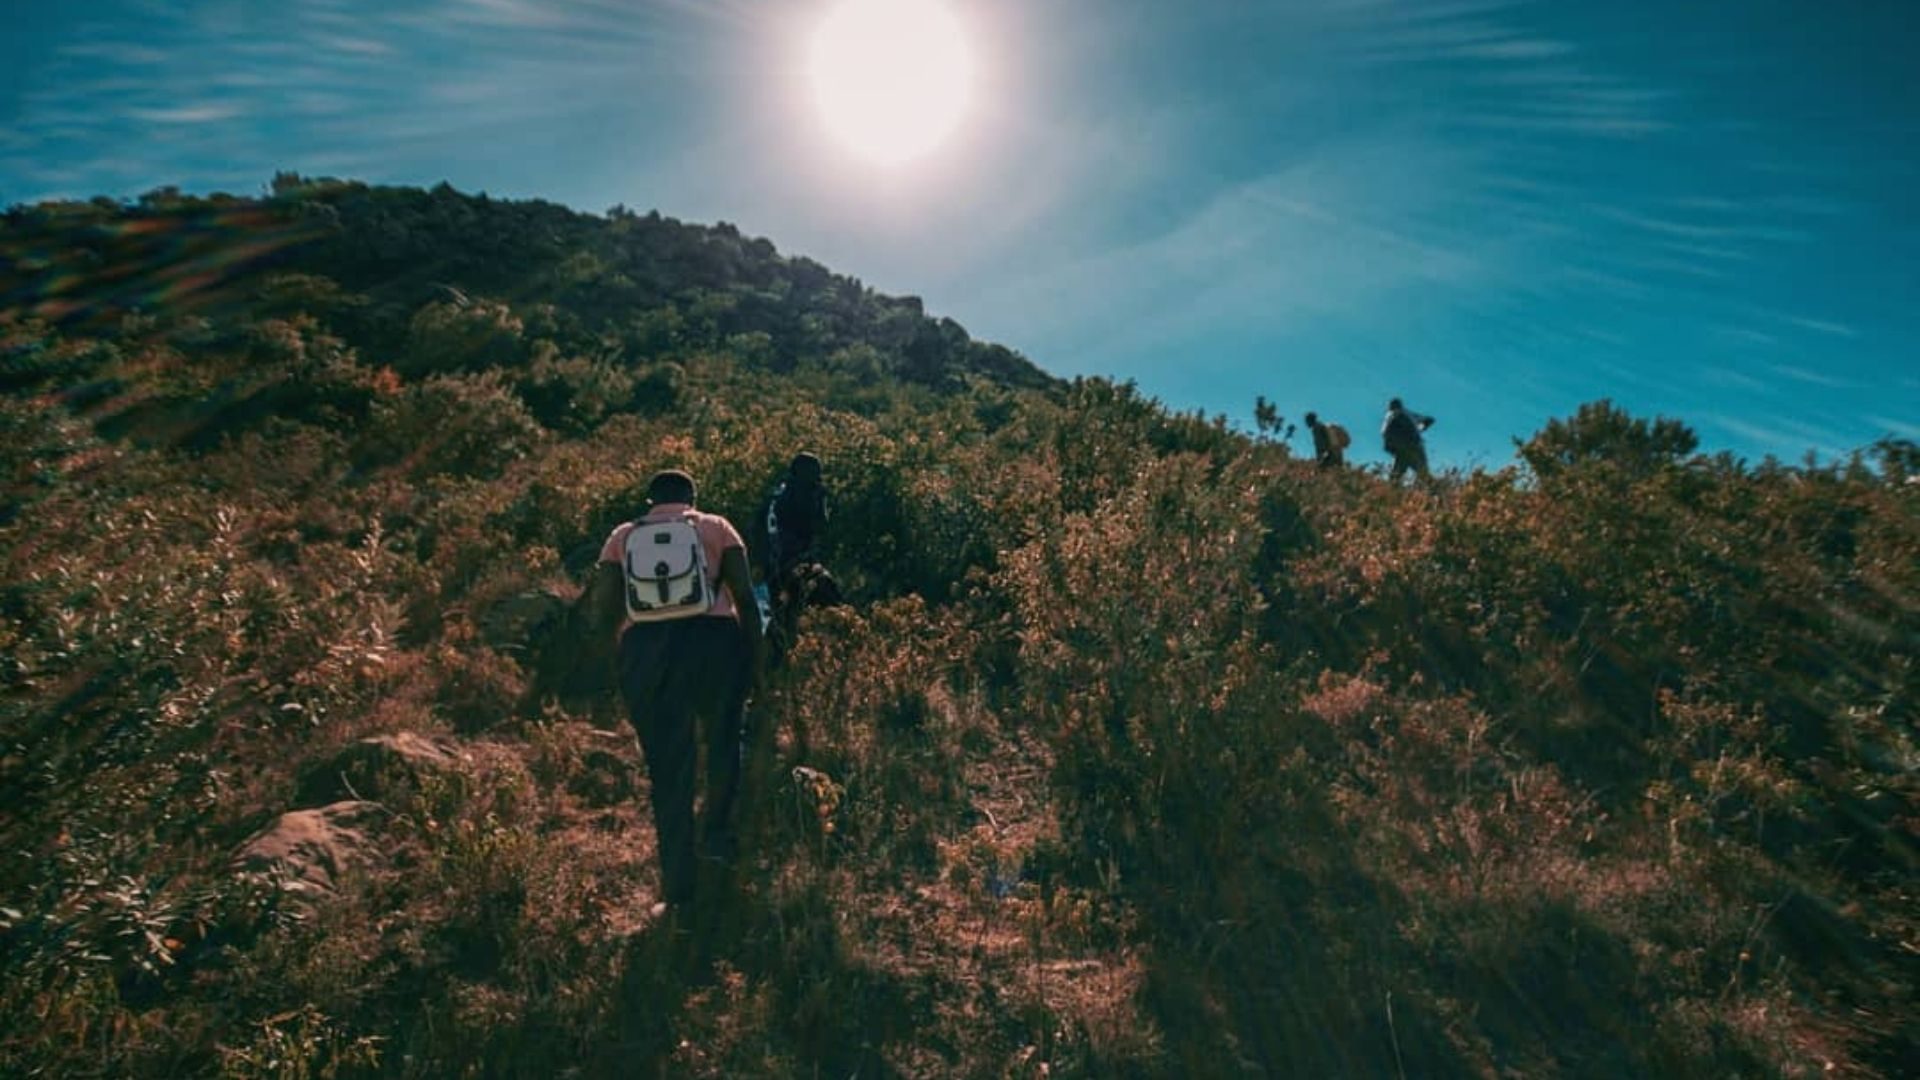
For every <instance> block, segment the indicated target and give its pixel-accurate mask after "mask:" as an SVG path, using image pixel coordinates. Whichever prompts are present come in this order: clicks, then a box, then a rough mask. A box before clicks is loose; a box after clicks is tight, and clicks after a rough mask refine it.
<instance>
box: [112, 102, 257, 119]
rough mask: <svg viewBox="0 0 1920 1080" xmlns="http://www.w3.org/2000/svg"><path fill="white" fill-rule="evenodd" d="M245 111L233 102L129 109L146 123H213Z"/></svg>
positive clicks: (128, 111)
mask: <svg viewBox="0 0 1920 1080" xmlns="http://www.w3.org/2000/svg"><path fill="white" fill-rule="evenodd" d="M244 111H245V110H243V109H242V108H241V107H240V106H239V105H236V104H232V103H207V104H200V105H174V106H169V107H167V108H160V109H128V110H127V115H128V116H130V117H132V118H133V119H135V120H138V121H140V122H141V123H146V124H212V123H218V122H220V121H222V120H231V119H233V118H234V117H236V116H239V115H240V114H241V113H242V112H244Z"/></svg>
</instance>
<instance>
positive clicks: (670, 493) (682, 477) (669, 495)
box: [647, 469, 695, 506]
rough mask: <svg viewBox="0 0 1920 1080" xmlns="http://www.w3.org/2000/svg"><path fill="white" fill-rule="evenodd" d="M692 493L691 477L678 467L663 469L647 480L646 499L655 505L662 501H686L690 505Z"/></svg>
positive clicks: (693, 492) (692, 498) (693, 493)
mask: <svg viewBox="0 0 1920 1080" xmlns="http://www.w3.org/2000/svg"><path fill="white" fill-rule="evenodd" d="M694 495H695V491H694V486H693V477H691V476H688V475H687V474H686V473H683V472H681V471H680V470H679V469H663V470H661V471H660V472H657V473H654V474H653V479H651V480H649V481H647V501H648V502H651V503H653V504H654V505H655V506H659V505H660V504H662V503H686V504H687V505H688V506H692V505H693V500H694Z"/></svg>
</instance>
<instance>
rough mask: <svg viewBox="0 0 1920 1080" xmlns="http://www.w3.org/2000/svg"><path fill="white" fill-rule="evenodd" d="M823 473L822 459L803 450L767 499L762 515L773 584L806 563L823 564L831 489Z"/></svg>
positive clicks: (769, 577) (769, 569)
mask: <svg viewBox="0 0 1920 1080" xmlns="http://www.w3.org/2000/svg"><path fill="white" fill-rule="evenodd" d="M821 471H822V470H821V467H820V459H819V457H817V456H815V455H814V454H813V453H811V452H809V451H805V450H802V451H801V452H800V453H798V454H795V455H794V456H793V461H791V462H790V463H788V465H787V471H786V474H785V475H783V476H781V477H780V479H779V481H778V482H776V483H775V485H774V488H773V493H772V494H770V495H768V496H767V501H766V504H765V505H764V506H763V507H762V510H761V513H762V515H763V517H762V523H763V525H764V526H765V528H766V531H767V556H766V571H767V579H768V580H769V581H773V580H776V579H778V578H780V577H783V576H785V575H787V574H789V573H792V572H793V569H794V567H796V566H799V565H800V564H801V563H803V562H817V561H819V553H818V549H819V545H820V544H821V542H822V541H824V540H825V539H826V534H827V489H826V486H825V485H824V484H822V483H821Z"/></svg>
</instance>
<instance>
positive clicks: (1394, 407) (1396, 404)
mask: <svg viewBox="0 0 1920 1080" xmlns="http://www.w3.org/2000/svg"><path fill="white" fill-rule="evenodd" d="M1404 408H1406V406H1405V405H1402V404H1400V399H1399V398H1394V399H1393V400H1392V401H1389V402H1387V409H1388V410H1389V411H1391V412H1399V411H1400V410H1401V409H1404Z"/></svg>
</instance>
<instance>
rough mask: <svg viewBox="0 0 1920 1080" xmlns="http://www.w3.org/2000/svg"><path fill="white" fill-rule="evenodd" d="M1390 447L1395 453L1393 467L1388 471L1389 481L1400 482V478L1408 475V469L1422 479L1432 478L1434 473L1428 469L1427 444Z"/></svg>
mask: <svg viewBox="0 0 1920 1080" xmlns="http://www.w3.org/2000/svg"><path fill="white" fill-rule="evenodd" d="M1388 449H1389V451H1390V452H1391V453H1392V454H1393V468H1392V469H1391V470H1390V471H1389V472H1388V473H1387V482H1388V483H1392V484H1397V483H1399V482H1400V478H1401V477H1402V476H1405V475H1406V473H1407V470H1408V469H1412V470H1413V474H1414V475H1415V476H1417V477H1419V478H1420V479H1422V480H1428V479H1431V478H1432V474H1431V473H1429V472H1428V471H1427V448H1426V446H1425V444H1416V445H1413V446H1401V447H1389V448H1388Z"/></svg>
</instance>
